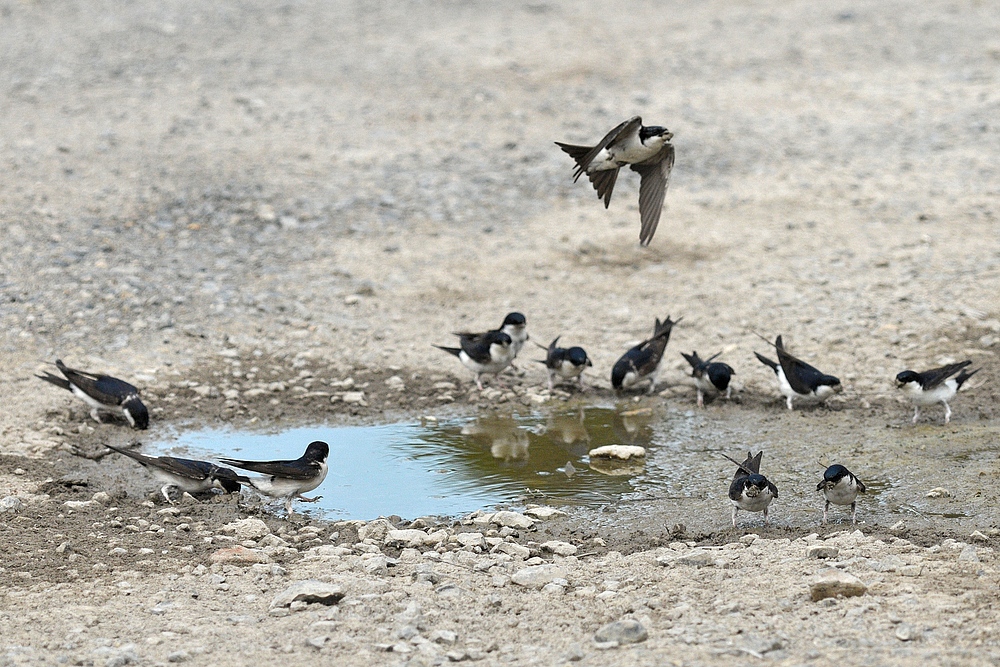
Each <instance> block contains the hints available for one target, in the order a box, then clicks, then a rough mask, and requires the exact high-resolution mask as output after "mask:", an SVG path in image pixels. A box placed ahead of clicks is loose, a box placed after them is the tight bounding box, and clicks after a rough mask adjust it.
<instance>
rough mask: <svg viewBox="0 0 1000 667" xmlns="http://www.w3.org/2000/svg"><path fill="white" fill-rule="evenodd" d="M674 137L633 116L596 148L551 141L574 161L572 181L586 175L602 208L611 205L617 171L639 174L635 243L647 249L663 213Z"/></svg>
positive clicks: (663, 128)
mask: <svg viewBox="0 0 1000 667" xmlns="http://www.w3.org/2000/svg"><path fill="white" fill-rule="evenodd" d="M673 137H674V135H673V133H672V132H670V131H669V130H667V128H665V127H660V126H658V125H649V126H646V125H643V124H642V118H641V117H640V116H633V117H632V118H629V119H628V120H626V121H625V122H623V123H621V124H620V125H618V126H617V127H616V128H614V129H613V130H611V131H610V132H608V133H607V134H606V135H605V137H604V138H603V139H601V141H600V142H599V143H598V144H597V145H596V146H574V145H572V144H564V143H560V142H558V141H557V142H555V144H556V146H558V147H559V148H561V149H562V150H563V151H564V152H565V153H566V154H567V155H569V156H570V157H571V158H573V159H574V160H575V161H576V172H574V174H573V182H574V183H576V182H577V180H579V178H580V176H581V175H583V174H587V178H589V179H590V182H591V183H593V185H594V189H595V190H597V197H598V199H601V198H603V199H604V208H608V206H609V205H610V204H611V191H612V190H613V189H614V187H615V181H616V180H617V179H618V170H619V169H620V168H622V167H624V166H626V165H627V166H628V167H630V168H631V169H632V171H635V172H638V174H639V218H640V221H641V223H642V226H641V227H640V230H639V244H640V245H642V246H648V245H649V242H650V241H652V240H653V234H655V233H656V225H657V224H658V223H659V222H660V212H661V211H662V210H663V198H664V195H666V193H667V185H668V184H669V183H670V170H671V169H672V168H673V166H674V147H673V144H671V143H670V140H671V139H673Z"/></svg>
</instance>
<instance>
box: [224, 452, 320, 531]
mask: <svg viewBox="0 0 1000 667" xmlns="http://www.w3.org/2000/svg"><path fill="white" fill-rule="evenodd" d="M329 456H330V446H329V445H328V444H326V443H325V442H323V441H322V440H314V441H313V442H310V443H309V446H308V447H306V451H305V453H304V454H303V455H302V456H300V457H299V458H297V459H294V460H291V461H244V460H242V459H219V460H220V461H222V462H223V463H225V464H226V465H231V466H234V467H236V468H241V469H243V470H250V471H253V472H258V473H261V474H262V475H264V477H251V478H245V483H249V484H250V485H251V486H253V487H254V488H255V489H257V490H258V491H260V492H261V493H263V494H265V495H268V496H271V497H272V498H284V499H285V511H286V512H288V513H289V514H291V513H292V499H296V498H297V499H298V500H301V501H303V502H307V503H314V502H316V501H317V500H319V499H320V498H322V496H315V497H314V498H307V497H305V496H303V495H302V494H303V493H305V492H306V491H312V490H313V489H315V488H316V487H317V486H319V485H320V484H322V483H323V480H324V479H326V473H327V471H328V467H327V463H326V460H327V458H328V457H329Z"/></svg>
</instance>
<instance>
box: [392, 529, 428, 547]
mask: <svg viewBox="0 0 1000 667" xmlns="http://www.w3.org/2000/svg"><path fill="white" fill-rule="evenodd" d="M426 542H427V533H425V532H424V531H422V530H418V529H416V528H405V529H403V530H390V531H388V532H387V533H386V535H385V544H387V545H395V546H399V545H402V546H404V547H411V548H413V547H419V546H423V545H424V544H425V543H426Z"/></svg>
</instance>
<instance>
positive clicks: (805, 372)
mask: <svg viewBox="0 0 1000 667" xmlns="http://www.w3.org/2000/svg"><path fill="white" fill-rule="evenodd" d="M774 349H775V350H776V351H777V352H778V363H780V364H781V370H783V371H785V379H786V380H788V386H789V387H791V388H792V390H794V391H795V392H796V393H798V394H808V393H811V392H812V391H813V390H814V389H816V387H818V386H819V384H820V381H821V380H822V379H823V377H824V374H823V373H821V372H820V371H819V370H818V369H816V368H814V367H812V366H810V365H809V364H807V363H806V362H804V361H802V360H801V359H799V358H797V357H793V356H792V355H790V354H788V352H786V351H785V347H784V345H782V344H781V336H778V339H777V340H776V341H775V345H774Z"/></svg>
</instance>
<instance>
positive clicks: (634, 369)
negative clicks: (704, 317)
mask: <svg viewBox="0 0 1000 667" xmlns="http://www.w3.org/2000/svg"><path fill="white" fill-rule="evenodd" d="M682 319H684V318H677V321H672V320H671V319H670V316H669V315H668V316H667V319H666V320H664V321H663V322H660V320H658V319H657V320H656V324H655V326H654V327H653V337H652V338H649V339H647V340H644V341H643V342H641V343H639V344H638V345H636V346H635V347H633V348H632V349H631V350H629V351H628V352H626V353H625V354H623V355H622V357H621V359H619V360H618V361H617V362H615V365H614V367H613V368H612V369H611V386H612V387H614V388H615V389H619V390H620V389H625V388H627V387H631V386H632V385H634V384H635V383H637V382H639V381H640V380H644V379H649V393H650V394H652V393H653V390H654V389H655V388H656V375H657V374H658V373H659V372H660V362H662V361H663V352H664V350H666V349H667V342H668V341H669V340H670V330H671V329H673V327H674V325H675V324H677V322H680V321H681V320H682Z"/></svg>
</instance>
